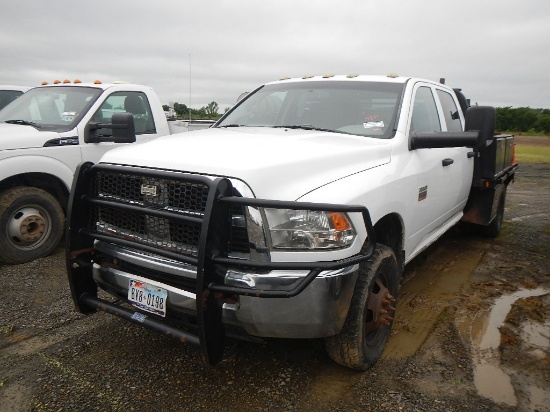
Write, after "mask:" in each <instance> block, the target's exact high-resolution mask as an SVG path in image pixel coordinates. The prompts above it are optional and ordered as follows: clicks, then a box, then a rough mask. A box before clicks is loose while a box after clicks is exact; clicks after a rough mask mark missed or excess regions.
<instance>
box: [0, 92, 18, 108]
mask: <svg viewBox="0 0 550 412" xmlns="http://www.w3.org/2000/svg"><path fill="white" fill-rule="evenodd" d="M22 94H23V92H21V91H19V90H0V110H1V109H3V108H4V107H6V106H7V105H8V104H9V103H11V102H13V101H14V100H15V99H17V98H18V97H19V96H21V95H22Z"/></svg>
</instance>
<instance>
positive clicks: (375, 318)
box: [365, 279, 395, 334]
mask: <svg viewBox="0 0 550 412" xmlns="http://www.w3.org/2000/svg"><path fill="white" fill-rule="evenodd" d="M393 302H395V298H394V297H393V296H392V295H391V293H390V291H389V290H388V288H386V287H385V286H384V284H383V283H382V282H381V281H380V279H376V281H375V285H374V287H373V288H372V291H371V293H370V296H369V302H368V306H367V309H368V314H367V319H366V323H367V324H366V328H365V333H367V334H368V333H370V332H372V331H374V330H377V329H381V328H384V327H386V326H388V325H389V324H390V323H391V321H392V320H393V312H394V311H395V309H394V307H393V305H392V303H393Z"/></svg>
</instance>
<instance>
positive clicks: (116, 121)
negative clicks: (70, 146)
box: [84, 113, 136, 143]
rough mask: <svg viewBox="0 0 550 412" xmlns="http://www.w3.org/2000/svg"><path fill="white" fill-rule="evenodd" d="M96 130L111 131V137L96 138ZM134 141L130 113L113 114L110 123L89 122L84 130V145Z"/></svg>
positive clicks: (133, 127)
mask: <svg viewBox="0 0 550 412" xmlns="http://www.w3.org/2000/svg"><path fill="white" fill-rule="evenodd" d="M98 129H111V130H112V131H113V134H112V136H98V134H97V130H98ZM135 141H136V129H135V126H134V116H133V115H132V114H131V113H115V114H113V117H112V118H111V123H95V122H89V123H88V124H87V125H86V127H85V128H84V142H85V143H100V142H115V143H133V142H135Z"/></svg>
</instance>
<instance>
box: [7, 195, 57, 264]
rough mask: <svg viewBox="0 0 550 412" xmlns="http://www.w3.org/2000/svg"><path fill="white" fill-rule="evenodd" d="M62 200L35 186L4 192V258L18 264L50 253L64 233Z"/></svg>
mask: <svg viewBox="0 0 550 412" xmlns="http://www.w3.org/2000/svg"><path fill="white" fill-rule="evenodd" d="M63 225H64V215H63V210H62V209H61V206H60V205H59V202H58V201H57V200H56V199H55V197H53V196H52V195H50V194H49V193H48V192H46V191H44V190H42V189H38V188H34V187H15V188H12V189H8V190H6V191H5V192H3V193H2V194H0V261H2V262H4V263H10V264H17V263H24V262H29V261H31V260H34V259H37V258H39V257H42V256H46V255H48V254H50V253H51V252H52V251H53V250H54V249H55V248H56V246H57V244H58V243H59V241H60V240H61V237H62V235H63Z"/></svg>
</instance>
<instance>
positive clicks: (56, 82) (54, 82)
mask: <svg viewBox="0 0 550 412" xmlns="http://www.w3.org/2000/svg"><path fill="white" fill-rule="evenodd" d="M59 83H61V80H54V81H53V84H59Z"/></svg>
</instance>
